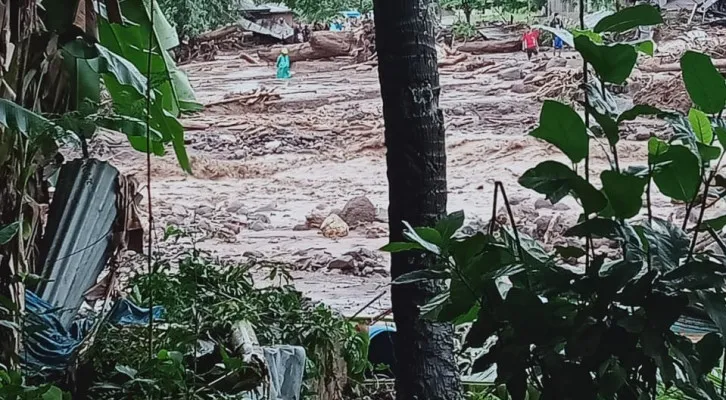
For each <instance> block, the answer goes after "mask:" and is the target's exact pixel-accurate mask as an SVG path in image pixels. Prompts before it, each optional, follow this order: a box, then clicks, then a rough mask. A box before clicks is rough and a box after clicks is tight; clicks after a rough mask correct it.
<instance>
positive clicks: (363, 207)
mask: <svg viewBox="0 0 726 400" xmlns="http://www.w3.org/2000/svg"><path fill="white" fill-rule="evenodd" d="M340 217H341V218H343V221H345V222H346V223H347V224H348V226H350V227H356V226H359V225H361V224H366V223H370V222H373V221H375V220H376V206H374V205H373V203H371V201H370V200H368V198H367V197H365V196H360V197H356V198H354V199H351V200H350V201H349V202H348V204H346V205H345V207H343V211H342V212H341V213H340Z"/></svg>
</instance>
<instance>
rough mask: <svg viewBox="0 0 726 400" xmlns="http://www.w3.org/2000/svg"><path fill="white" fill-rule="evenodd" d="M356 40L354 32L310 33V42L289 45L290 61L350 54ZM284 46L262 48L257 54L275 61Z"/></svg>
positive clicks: (262, 58) (272, 61) (269, 60)
mask: <svg viewBox="0 0 726 400" xmlns="http://www.w3.org/2000/svg"><path fill="white" fill-rule="evenodd" d="M356 42H357V41H356V37H355V34H354V33H353V32H331V31H318V32H313V33H312V34H311V35H310V41H309V42H307V43H299V44H294V45H291V46H288V50H289V51H290V61H291V62H297V61H307V60H320V59H323V58H332V57H342V56H348V55H351V52H352V51H353V50H354V49H355V48H356V46H355V45H356ZM282 48H283V47H282V46H275V47H271V48H267V49H261V50H258V51H257V55H258V56H259V57H260V60H262V61H267V62H270V63H274V62H275V61H276V60H277V57H278V56H279V55H280V51H281V50H282Z"/></svg>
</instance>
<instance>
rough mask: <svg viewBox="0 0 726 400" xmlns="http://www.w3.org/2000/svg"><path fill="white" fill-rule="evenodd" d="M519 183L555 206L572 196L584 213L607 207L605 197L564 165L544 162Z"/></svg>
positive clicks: (527, 173) (520, 179) (525, 175)
mask: <svg viewBox="0 0 726 400" xmlns="http://www.w3.org/2000/svg"><path fill="white" fill-rule="evenodd" d="M519 183H520V184H521V185H522V186H524V187H526V188H528V189H532V190H535V191H536V192H538V193H541V194H544V195H546V196H547V199H548V200H549V201H550V202H551V203H552V204H556V203H558V202H559V201H560V200H562V198H563V197H565V196H567V195H568V194H572V195H574V196H575V197H577V198H579V199H580V201H581V202H582V206H583V208H584V209H585V212H586V213H588V214H589V213H595V212H598V211H600V210H602V209H603V208H605V207H606V206H607V199H606V198H605V196H604V195H603V194H602V193H601V192H600V191H598V190H597V189H595V188H594V187H593V186H592V185H591V184H589V183H588V182H587V181H586V180H585V179H584V178H582V177H581V176H579V175H577V174H576V173H575V171H573V170H571V169H570V168H569V167H567V166H566V165H564V164H561V163H559V162H557V161H544V162H542V163H540V164H539V165H537V166H536V167H534V168H532V169H530V170H529V171H527V172H525V173H524V175H522V177H521V178H519Z"/></svg>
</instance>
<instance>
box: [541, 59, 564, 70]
mask: <svg viewBox="0 0 726 400" xmlns="http://www.w3.org/2000/svg"><path fill="white" fill-rule="evenodd" d="M565 66H567V59H566V58H562V57H555V58H550V59H549V60H548V61H547V66H546V67H545V69H546V70H548V71H549V70H551V69H552V68H561V67H565Z"/></svg>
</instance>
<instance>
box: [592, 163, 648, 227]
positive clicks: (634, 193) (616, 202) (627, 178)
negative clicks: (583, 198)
mask: <svg viewBox="0 0 726 400" xmlns="http://www.w3.org/2000/svg"><path fill="white" fill-rule="evenodd" d="M600 179H601V181H602V186H603V187H602V190H603V192H605V196H607V198H608V200H609V202H610V206H611V207H612V209H613V212H614V214H615V216H616V217H618V218H623V219H626V218H631V217H634V216H636V215H638V213H639V212H640V208H641V207H642V205H643V192H644V191H645V185H646V183H647V180H646V179H643V178H639V177H637V176H633V175H626V174H622V173H619V172H615V171H604V172H603V173H602V174H601V175H600Z"/></svg>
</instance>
